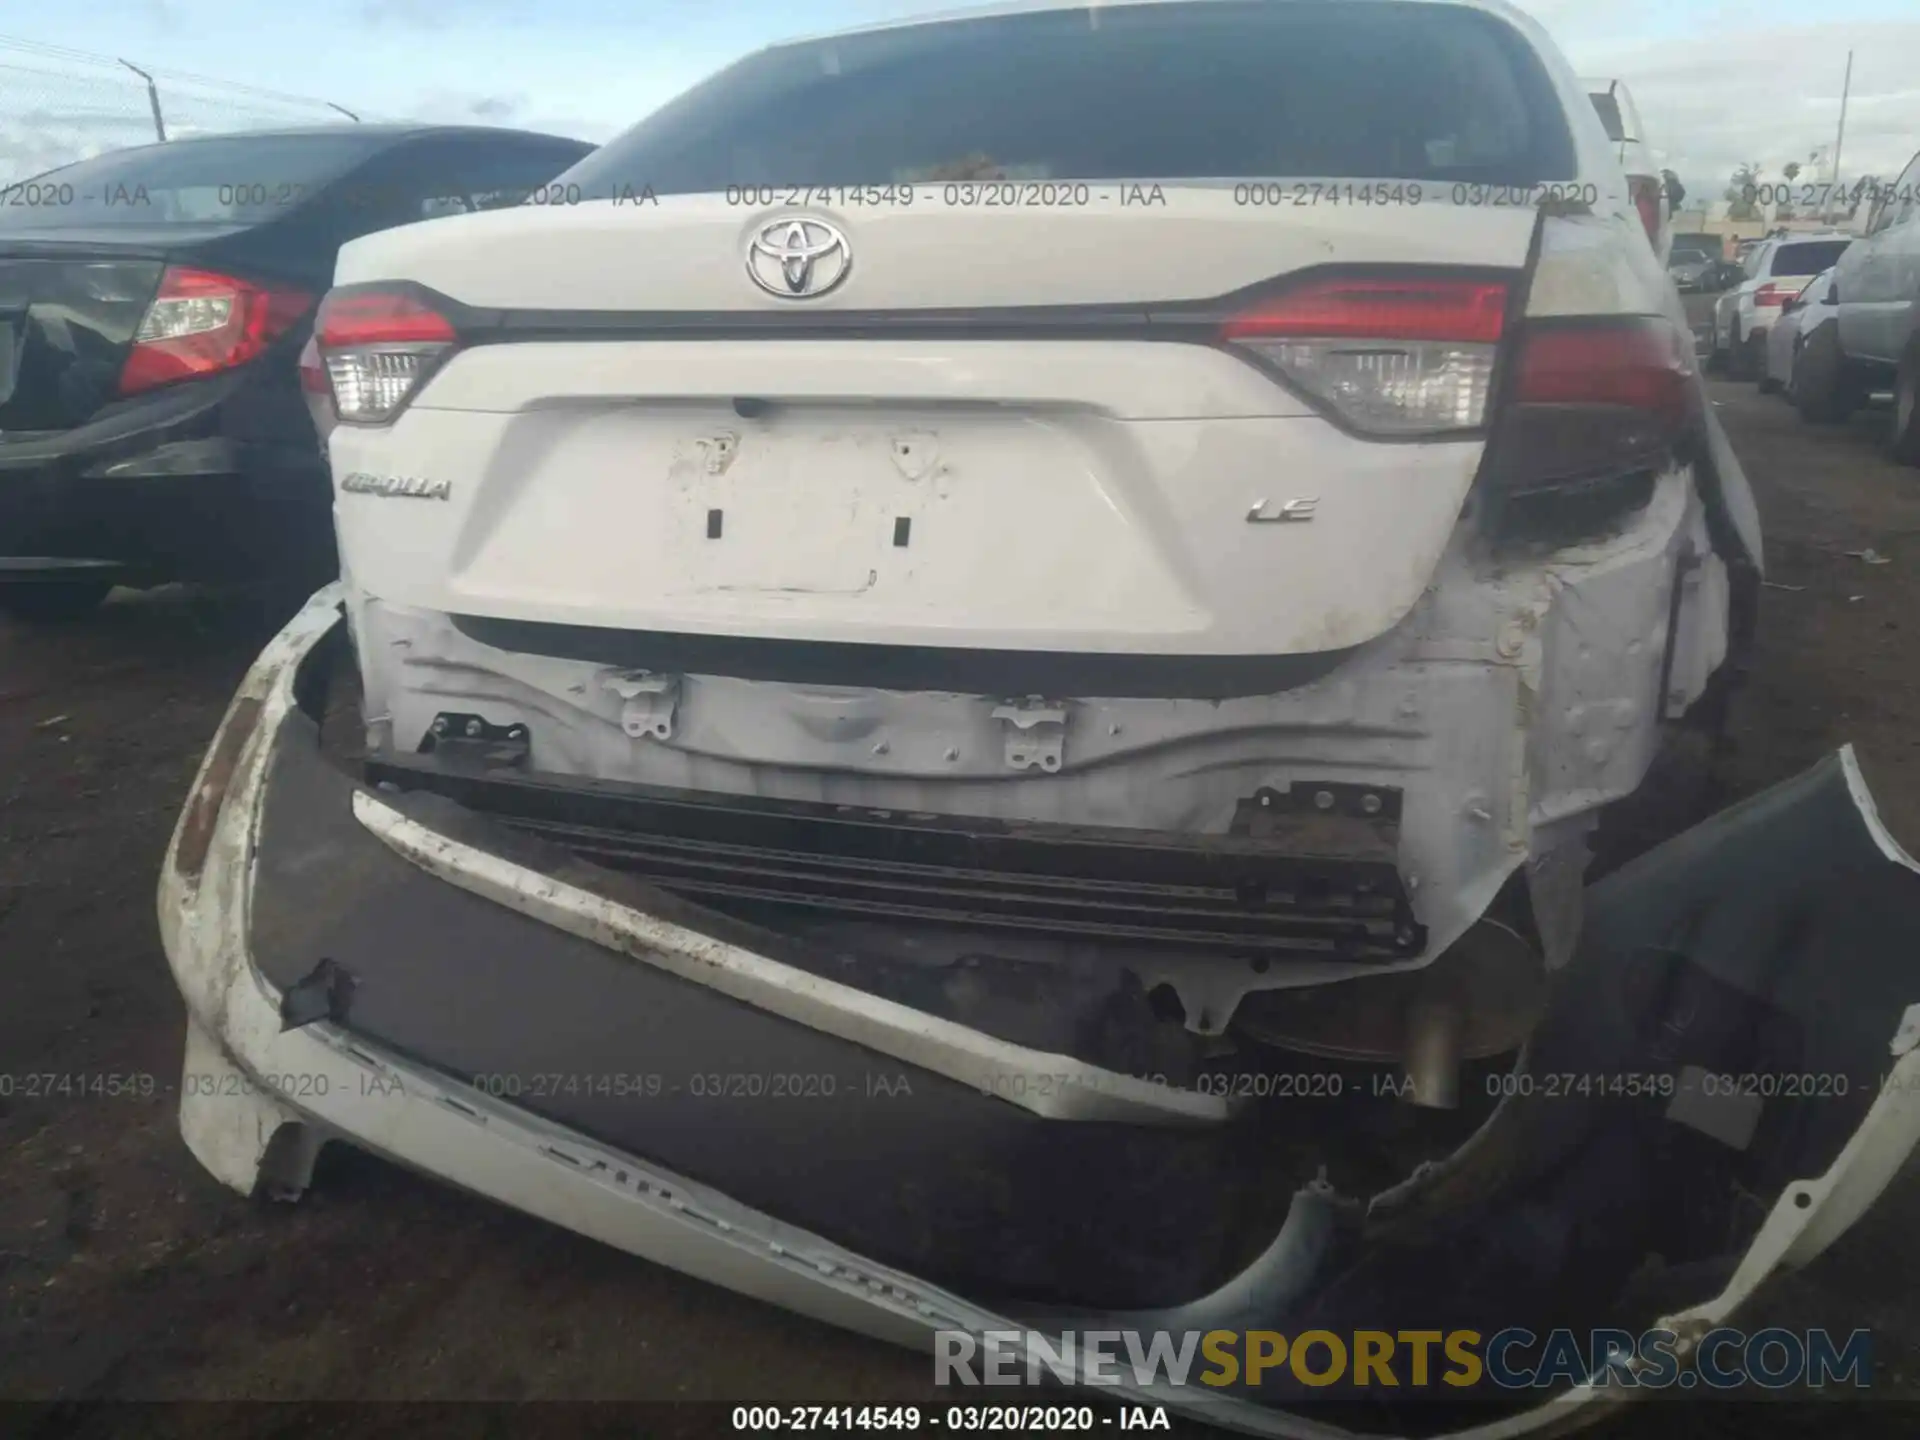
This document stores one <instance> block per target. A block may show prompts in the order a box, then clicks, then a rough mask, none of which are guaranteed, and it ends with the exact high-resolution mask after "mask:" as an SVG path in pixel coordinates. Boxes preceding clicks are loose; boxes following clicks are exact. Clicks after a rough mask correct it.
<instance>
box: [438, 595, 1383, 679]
mask: <svg viewBox="0 0 1920 1440" xmlns="http://www.w3.org/2000/svg"><path fill="white" fill-rule="evenodd" d="M450 618H451V619H452V621H453V625H454V628H455V629H457V630H458V631H459V632H460V633H461V634H462V635H465V636H466V637H467V638H468V639H469V640H477V641H478V642H479V643H480V644H482V645H490V646H492V647H493V648H494V649H496V650H510V651H513V652H514V653H516V654H521V655H545V656H550V657H552V658H555V659H560V660H584V661H587V662H589V663H592V664H596V665H618V666H620V667H622V668H624V669H629V670H654V671H660V672H663V673H668V674H676V675H727V676H731V677H733V678H735V679H739V680H769V681H776V682H779V683H783V684H789V685H847V686H854V687H858V688H862V689H874V690H932V691H938V692H944V693H954V694H962V695H990V696H998V697H1011V696H1024V695H1047V696H1055V697H1089V696H1101V697H1108V698H1115V699H1119V698H1141V699H1148V698H1151V699H1179V700H1225V699H1230V698H1232V697H1234V696H1238V695H1271V694H1276V693H1278V692H1280V691H1283V690H1291V689H1294V688H1295V687H1297V686H1301V685H1307V684H1311V683H1312V682H1313V681H1315V680H1318V679H1320V678H1321V677H1322V676H1324V675H1326V674H1328V673H1330V672H1331V671H1333V670H1335V669H1337V668H1339V666H1341V665H1342V664H1344V663H1345V662H1346V660H1347V659H1348V657H1350V656H1351V655H1352V654H1353V653H1354V651H1355V650H1356V649H1357V648H1358V647H1357V646H1355V647H1350V648H1347V649H1342V650H1318V651H1313V652H1310V653H1307V654H1301V655H1100V654H1090V653H1087V652H1083V651H1067V650H963V649H959V648H956V647H949V646H944V645H869V644H860V643H855V642H850V641H840V640H777V639H768V638H765V637H763V636H758V635H690V634H684V633H679V632H674V631H666V630H617V629H613V628H611V627H608V626H601V625H564V624H555V623H552V622H549V621H541V620H503V619H499V618H497V617H494V616H490V615H454V616H452V617H450Z"/></svg>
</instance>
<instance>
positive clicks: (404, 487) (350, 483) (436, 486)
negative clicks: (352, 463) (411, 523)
mask: <svg viewBox="0 0 1920 1440" xmlns="http://www.w3.org/2000/svg"><path fill="white" fill-rule="evenodd" d="M340 488H341V489H342V490H346V491H349V492H351V493H353V494H355V495H386V496H390V497H391V496H401V497H404V498H407V499H411V500H450V499H452V498H453V482H452V481H451V480H429V479H427V478H425V477H424V476H421V475H369V474H368V473H367V472H366V471H364V470H355V471H354V472H353V473H352V474H350V475H347V476H346V477H344V478H343V479H342V480H341V481H340Z"/></svg>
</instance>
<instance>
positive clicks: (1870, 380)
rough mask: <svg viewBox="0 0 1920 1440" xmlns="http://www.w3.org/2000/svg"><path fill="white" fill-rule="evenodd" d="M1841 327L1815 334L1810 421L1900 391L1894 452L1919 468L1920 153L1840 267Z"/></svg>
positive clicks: (1809, 363)
mask: <svg viewBox="0 0 1920 1440" xmlns="http://www.w3.org/2000/svg"><path fill="white" fill-rule="evenodd" d="M1834 291H1835V296H1836V299H1837V305H1836V307H1835V308H1836V309H1837V310H1838V312H1839V324H1838V325H1837V326H1829V327H1826V329H1825V330H1824V331H1823V332H1820V333H1819V334H1816V335H1810V336H1809V337H1808V339H1807V343H1806V346H1805V349H1804V351H1803V353H1802V356H1801V359H1800V361H1799V372H1798V375H1797V377H1796V384H1795V387H1794V388H1795V398H1796V399H1797V400H1798V402H1799V404H1800V410H1801V413H1802V414H1803V415H1805V416H1806V417H1807V419H1809V420H1815V421H1837V420H1844V419H1845V418H1846V417H1847V416H1848V415H1850V414H1852V413H1853V411H1854V410H1855V409H1857V408H1858V407H1859V406H1860V404H1861V402H1862V401H1864V400H1865V399H1866V397H1867V395H1868V394H1869V393H1870V392H1872V391H1875V390H1885V389H1891V390H1892V391H1893V392H1894V408H1893V425H1892V428H1891V429H1890V431H1889V432H1888V435H1887V449H1888V452H1889V453H1890V454H1891V455H1892V456H1893V457H1894V458H1895V459H1896V460H1901V461H1904V462H1905V463H1906V464H1909V465H1920V155H1915V156H1914V158H1913V159H1912V160H1911V161H1909V162H1908V164H1907V168H1906V169H1905V170H1903V171H1901V172H1900V178H1899V179H1897V180H1895V181H1894V182H1893V184H1892V185H1890V186H1888V187H1887V188H1886V189H1884V190H1882V191H1881V192H1880V193H1879V195H1877V196H1876V197H1875V198H1874V203H1873V208H1872V210H1871V212H1870V214H1869V218H1868V220H1867V233H1866V235H1865V237H1864V238H1863V239H1860V240H1858V241H1856V242H1855V243H1854V244H1853V246H1852V247H1851V248H1849V249H1848V251H1847V252H1846V254H1844V255H1843V256H1841V257H1840V260H1839V263H1838V264H1837V265H1836V266H1835V268H1834Z"/></svg>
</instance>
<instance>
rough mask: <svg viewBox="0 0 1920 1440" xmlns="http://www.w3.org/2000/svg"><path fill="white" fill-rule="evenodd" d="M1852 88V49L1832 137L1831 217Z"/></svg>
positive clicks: (1828, 199)
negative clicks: (1848, 101) (1835, 128)
mask: <svg viewBox="0 0 1920 1440" xmlns="http://www.w3.org/2000/svg"><path fill="white" fill-rule="evenodd" d="M1852 89H1853V51H1851V50H1849V51H1847V78H1846V79H1844V80H1842V81H1841V82H1840V129H1839V131H1838V132H1837V133H1835V135H1834V137H1833V190H1829V191H1828V192H1827V215H1826V218H1827V219H1828V220H1829V221H1831V220H1832V219H1833V194H1834V190H1838V189H1839V188H1840V146H1841V143H1842V142H1843V141H1844V140H1845V139H1846V138H1847V94H1848V92H1849V91H1851V90H1852Z"/></svg>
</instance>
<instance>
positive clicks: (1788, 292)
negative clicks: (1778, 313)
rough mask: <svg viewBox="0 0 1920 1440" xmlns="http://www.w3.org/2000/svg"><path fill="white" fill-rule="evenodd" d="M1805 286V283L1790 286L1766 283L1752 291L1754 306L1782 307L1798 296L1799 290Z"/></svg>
mask: <svg viewBox="0 0 1920 1440" xmlns="http://www.w3.org/2000/svg"><path fill="white" fill-rule="evenodd" d="M1805 284H1806V282H1805V281H1799V282H1796V283H1794V284H1792V285H1776V284H1774V283H1773V282H1772V281H1768V282H1767V283H1766V284H1765V285H1761V286H1759V287H1757V288H1756V289H1755V290H1754V292H1753V303H1754V304H1756V305H1784V304H1786V303H1787V301H1789V300H1791V299H1793V297H1794V296H1796V295H1798V294H1799V293H1800V292H1801V290H1802V289H1804V288H1805Z"/></svg>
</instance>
